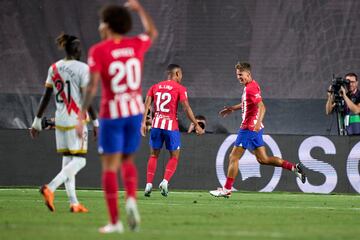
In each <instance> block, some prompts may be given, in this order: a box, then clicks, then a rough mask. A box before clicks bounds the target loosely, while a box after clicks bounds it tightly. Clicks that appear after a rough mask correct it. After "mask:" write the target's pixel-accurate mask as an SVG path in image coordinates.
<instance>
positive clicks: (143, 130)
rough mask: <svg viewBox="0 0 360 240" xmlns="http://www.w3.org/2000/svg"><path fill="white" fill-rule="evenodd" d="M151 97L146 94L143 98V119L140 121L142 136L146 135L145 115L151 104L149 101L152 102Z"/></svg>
mask: <svg viewBox="0 0 360 240" xmlns="http://www.w3.org/2000/svg"><path fill="white" fill-rule="evenodd" d="M152 100H153V99H152V97H150V96H146V99H145V111H144V115H143V119H142V121H141V135H142V136H143V137H145V136H146V116H147V114H148V112H149V110H150V106H151V103H152Z"/></svg>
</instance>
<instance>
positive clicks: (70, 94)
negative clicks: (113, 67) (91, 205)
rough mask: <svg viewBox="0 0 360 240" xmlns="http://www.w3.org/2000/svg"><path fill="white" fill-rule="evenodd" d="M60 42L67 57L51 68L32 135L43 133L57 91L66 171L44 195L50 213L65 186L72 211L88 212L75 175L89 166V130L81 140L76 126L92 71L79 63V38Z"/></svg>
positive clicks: (58, 142)
mask: <svg viewBox="0 0 360 240" xmlns="http://www.w3.org/2000/svg"><path fill="white" fill-rule="evenodd" d="M56 41H57V45H58V46H59V48H61V49H64V50H65V52H66V57H65V58H64V59H62V60H59V61H57V62H56V63H54V64H52V65H51V67H50V68H49V71H48V76H47V79H46V83H45V93H44V96H43V97H42V99H41V102H40V105H39V108H38V111H37V114H36V117H35V119H34V122H33V124H32V127H31V129H30V134H31V137H32V138H35V137H37V135H38V134H39V132H40V131H41V130H42V126H41V116H42V115H43V113H44V111H45V109H46V107H47V105H48V103H49V101H50V98H51V95H52V93H53V92H54V93H55V102H56V112H55V125H56V126H55V128H56V130H55V135H56V148H57V152H58V153H62V154H63V158H62V169H61V171H60V172H59V173H58V175H57V176H56V177H55V178H54V179H53V180H52V181H51V182H50V183H49V184H47V185H44V186H42V187H41V189H40V192H41V194H42V195H43V197H44V200H45V204H46V205H47V207H48V208H49V210H50V211H55V206H54V192H55V190H56V189H57V188H58V187H59V186H60V185H61V184H63V183H64V184H65V189H66V193H67V195H68V197H69V200H70V211H71V212H75V213H80V212H88V210H87V209H86V208H85V207H84V206H83V205H82V204H80V203H79V201H78V199H77V197H76V193H75V175H76V174H77V173H78V172H79V171H80V170H81V169H82V168H83V167H85V164H86V159H85V155H86V152H87V141H88V139H87V128H86V127H84V129H83V137H82V138H78V136H77V135H76V130H75V126H76V124H77V122H78V120H77V115H78V113H79V111H80V106H81V105H80V104H81V93H82V92H83V90H85V87H86V86H87V84H88V82H89V68H88V66H87V65H86V64H85V63H83V62H80V61H79V59H80V56H81V46H80V40H79V39H78V38H77V37H75V36H70V35H67V34H61V35H60V36H59V37H58V38H57V39H56ZM89 113H90V116H91V118H92V120H93V124H94V136H95V137H96V133H97V127H98V125H99V123H98V120H97V119H96V114H95V112H94V111H93V110H92V109H91V108H90V109H89Z"/></svg>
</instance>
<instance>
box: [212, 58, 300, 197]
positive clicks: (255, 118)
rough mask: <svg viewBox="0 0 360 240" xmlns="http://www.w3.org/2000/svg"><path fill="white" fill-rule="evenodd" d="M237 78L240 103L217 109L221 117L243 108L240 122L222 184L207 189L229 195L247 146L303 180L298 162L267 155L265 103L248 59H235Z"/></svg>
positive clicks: (261, 160)
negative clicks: (243, 61)
mask: <svg viewBox="0 0 360 240" xmlns="http://www.w3.org/2000/svg"><path fill="white" fill-rule="evenodd" d="M235 69H236V76H237V79H238V80H239V82H240V83H241V84H243V85H244V86H245V88H244V92H243V95H242V99H241V103H240V104H237V105H234V106H230V107H224V109H223V110H221V111H220V113H219V114H220V115H221V116H222V117H226V116H227V115H229V114H230V113H232V112H234V111H237V110H239V109H242V119H243V120H242V123H241V126H240V130H239V132H238V136H237V139H236V141H235V145H234V147H233V149H232V151H231V153H230V156H229V167H228V174H227V178H226V183H225V185H224V187H222V188H218V189H217V190H214V191H210V194H211V195H212V196H215V197H226V198H228V197H230V196H231V189H232V186H233V183H234V180H235V178H236V176H237V174H238V166H239V160H240V158H241V157H242V155H243V154H244V152H245V150H246V149H248V150H249V151H251V152H252V153H253V154H255V156H256V159H257V161H258V162H259V163H260V164H264V165H272V166H277V167H282V168H284V169H287V170H290V171H292V172H294V173H295V175H296V176H297V177H298V178H300V180H301V182H302V183H305V181H306V177H305V173H304V171H303V169H302V165H301V164H300V163H298V164H296V165H295V164H294V163H291V162H288V161H286V160H283V159H280V158H278V157H270V156H268V155H267V154H266V150H265V146H264V141H263V138H262V135H263V131H264V129H263V128H264V126H263V124H262V121H263V119H264V116H265V105H264V103H263V101H262V97H261V91H260V87H259V85H258V83H257V82H256V81H255V80H253V79H252V76H251V67H250V64H249V63H238V64H237V65H236V66H235Z"/></svg>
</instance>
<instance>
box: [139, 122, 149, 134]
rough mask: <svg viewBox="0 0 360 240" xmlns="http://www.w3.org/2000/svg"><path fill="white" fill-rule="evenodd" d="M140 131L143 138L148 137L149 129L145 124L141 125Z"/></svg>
mask: <svg viewBox="0 0 360 240" xmlns="http://www.w3.org/2000/svg"><path fill="white" fill-rule="evenodd" d="M140 131H141V136H143V137H146V131H147V129H146V124H145V123H142V124H141V129H140Z"/></svg>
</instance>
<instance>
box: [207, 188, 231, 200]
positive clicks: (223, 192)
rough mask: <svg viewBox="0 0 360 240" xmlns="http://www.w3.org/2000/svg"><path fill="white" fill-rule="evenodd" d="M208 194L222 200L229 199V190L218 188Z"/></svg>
mask: <svg viewBox="0 0 360 240" xmlns="http://www.w3.org/2000/svg"><path fill="white" fill-rule="evenodd" d="M209 193H210V195H211V196H214V197H224V198H229V197H231V190H227V189H225V188H218V189H217V190H213V191H210V192H209Z"/></svg>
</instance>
